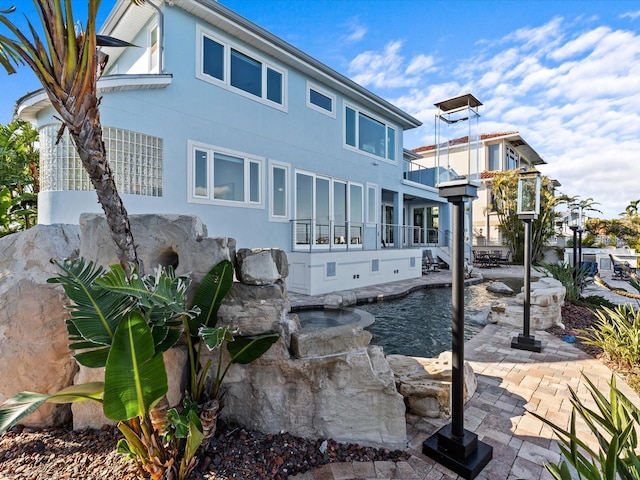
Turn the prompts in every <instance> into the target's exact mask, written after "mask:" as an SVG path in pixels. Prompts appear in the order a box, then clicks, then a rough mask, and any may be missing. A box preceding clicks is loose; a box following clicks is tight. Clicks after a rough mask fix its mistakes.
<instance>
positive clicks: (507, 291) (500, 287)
mask: <svg viewBox="0 0 640 480" xmlns="http://www.w3.org/2000/svg"><path fill="white" fill-rule="evenodd" d="M487 290H488V291H490V292H493V293H500V294H503V295H513V294H514V291H513V289H512V288H511V287H510V286H509V285H506V284H504V283H502V282H491V283H490V284H489V285H487Z"/></svg>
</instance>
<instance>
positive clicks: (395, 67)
mask: <svg viewBox="0 0 640 480" xmlns="http://www.w3.org/2000/svg"><path fill="white" fill-rule="evenodd" d="M401 48H402V42H401V41H399V40H394V41H391V42H389V43H388V44H387V45H386V46H385V47H384V50H383V51H382V52H376V51H373V50H369V51H366V52H362V53H360V54H358V55H357V56H356V57H355V58H354V59H353V60H351V62H350V63H349V74H350V75H351V78H352V79H353V80H354V81H355V82H357V83H359V84H361V85H364V86H367V87H374V88H399V87H414V86H416V85H418V84H419V83H420V82H421V79H422V75H423V74H425V73H426V72H429V71H433V70H434V68H435V63H436V61H435V59H434V58H433V57H431V56H428V55H423V54H420V55H417V56H415V57H414V58H412V59H411V60H410V61H409V62H408V64H406V62H405V58H404V57H403V56H402V55H401V54H400V50H401ZM405 64H406V66H405Z"/></svg>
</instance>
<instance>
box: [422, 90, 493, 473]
mask: <svg viewBox="0 0 640 480" xmlns="http://www.w3.org/2000/svg"><path fill="white" fill-rule="evenodd" d="M480 105H482V103H480V101H478V100H477V99H476V98H475V97H474V96H473V95H470V94H467V95H463V96H461V97H457V98H453V99H450V100H446V101H444V102H440V103H437V104H436V107H438V113H437V114H436V161H437V171H438V172H443V173H444V172H446V175H444V176H439V177H438V180H437V186H438V188H439V194H440V196H441V197H443V198H446V199H447V201H448V202H449V203H451V204H452V207H453V208H452V221H453V226H452V227H453V228H452V235H453V245H452V258H453V262H452V263H453V264H452V298H451V300H452V307H453V320H452V338H451V350H452V355H451V423H450V424H448V425H445V426H444V427H442V428H441V429H439V430H438V431H437V432H435V433H434V434H433V435H431V436H430V437H429V438H427V439H426V440H425V441H424V442H423V444H422V453H424V454H425V455H426V456H428V457H430V458H432V459H434V460H435V461H437V462H438V463H440V464H441V465H444V466H445V467H447V468H449V469H450V470H453V471H454V472H456V473H457V474H458V475H460V476H462V477H463V478H465V479H467V480H470V479H473V478H475V477H476V476H477V475H478V474H479V473H480V472H481V471H482V469H483V468H484V467H485V466H486V465H487V463H489V461H490V460H491V458H492V456H493V447H491V446H490V445H488V444H486V443H484V442H481V441H479V440H478V436H477V435H476V434H475V433H472V432H470V431H468V430H465V428H464V250H465V232H464V230H465V208H464V204H465V202H466V201H471V199H473V198H476V192H477V188H478V185H479V182H478V181H477V177H478V173H479V170H478V157H477V141H476V146H475V148H476V152H475V155H476V156H475V159H474V160H475V170H473V169H472V164H473V162H472V154H471V145H472V143H473V137H472V135H471V132H470V131H469V136H468V139H469V142H468V145H469V150H468V152H467V153H468V156H466V157H465V158H462V159H461V158H460V157H458V158H457V159H451V158H450V157H449V148H448V147H449V142H448V141H446V143H443V142H441V141H440V134H439V132H440V129H439V125H440V123H439V121H442V122H443V123H445V124H446V125H451V124H455V123H458V122H463V121H468V120H469V119H470V118H477V117H479V114H478V113H477V107H478V106H480ZM477 138H478V137H476V139H477ZM443 145H446V146H445V147H443ZM443 150H446V152H443ZM445 155H446V160H445V162H446V163H445V162H443V164H444V165H443V164H441V161H442V160H443V158H445Z"/></svg>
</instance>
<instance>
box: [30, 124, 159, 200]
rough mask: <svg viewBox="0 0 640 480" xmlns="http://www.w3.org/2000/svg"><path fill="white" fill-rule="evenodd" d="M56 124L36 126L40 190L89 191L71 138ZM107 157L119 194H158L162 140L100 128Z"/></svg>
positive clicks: (85, 175)
mask: <svg viewBox="0 0 640 480" xmlns="http://www.w3.org/2000/svg"><path fill="white" fill-rule="evenodd" d="M59 129H60V125H59V124H54V125H47V126H45V127H43V128H41V129H40V137H39V138H40V181H41V185H40V189H41V190H42V191H64V190H92V189H93V186H92V185H91V181H90V180H89V176H88V175H87V173H86V171H85V170H84V167H83V166H82V162H81V161H80V157H79V156H78V153H77V152H76V148H75V145H74V144H73V140H72V139H71V136H70V135H69V132H68V131H67V130H66V129H65V131H64V134H63V135H62V137H61V138H60V141H59V142H58V143H57V144H56V136H57V134H58V131H59ZM102 139H103V141H104V145H105V149H106V155H107V160H108V161H109V164H110V165H111V169H112V170H113V177H114V180H115V182H116V187H117V189H118V192H119V193H121V194H131V195H147V196H152V197H161V196H162V139H161V138H158V137H153V136H151V135H145V134H143V133H137V132H132V131H129V130H123V129H121V128H113V127H103V129H102Z"/></svg>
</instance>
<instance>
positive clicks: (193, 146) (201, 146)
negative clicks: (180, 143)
mask: <svg viewBox="0 0 640 480" xmlns="http://www.w3.org/2000/svg"><path fill="white" fill-rule="evenodd" d="M196 150H202V151H206V152H207V185H208V188H209V192H208V194H207V196H206V197H205V196H198V195H196V194H195V168H194V164H195V152H196ZM215 153H220V154H224V155H230V156H233V157H237V158H241V159H243V160H244V191H245V198H244V201H236V200H223V199H219V198H214V177H213V170H214V169H213V162H214V154H215ZM187 162H188V163H187V182H188V188H187V202H188V203H202V204H209V205H224V206H227V207H241V208H264V164H265V159H264V158H263V157H259V156H257V155H251V154H248V153H244V152H238V151H236V150H230V149H228V148H222V147H217V146H215V145H209V144H206V143H202V142H196V141H192V140H189V141H188V142H187ZM252 163H255V164H257V165H258V177H259V178H258V199H259V200H258V201H257V202H254V201H251V183H250V167H251V164H252Z"/></svg>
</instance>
